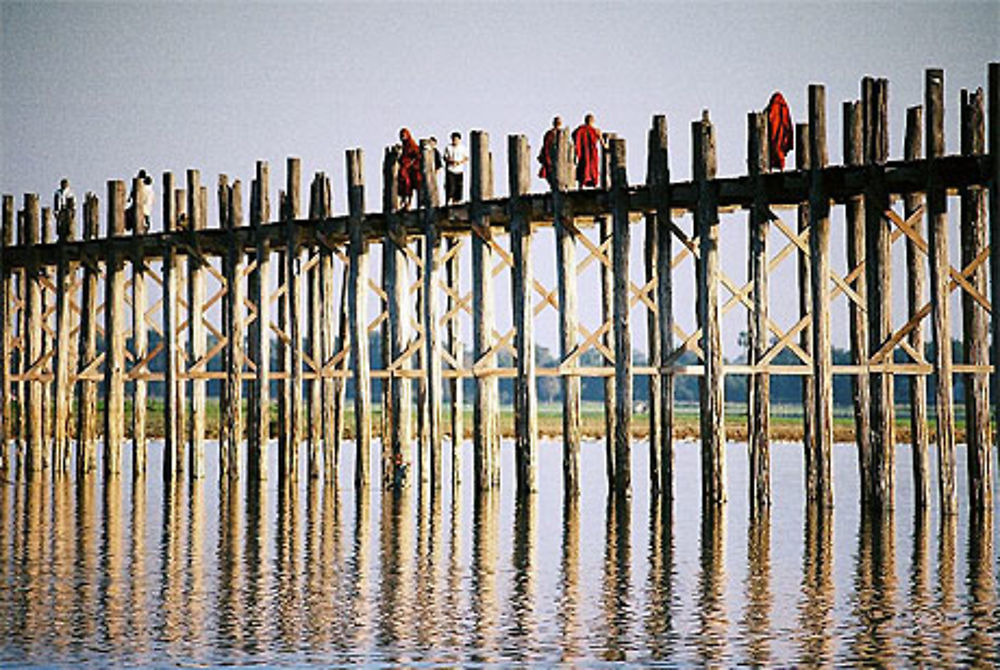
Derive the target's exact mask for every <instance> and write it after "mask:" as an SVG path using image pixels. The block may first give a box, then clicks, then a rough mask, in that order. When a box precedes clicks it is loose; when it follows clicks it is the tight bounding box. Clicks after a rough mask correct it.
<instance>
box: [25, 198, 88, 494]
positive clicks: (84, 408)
mask: <svg viewBox="0 0 1000 670" xmlns="http://www.w3.org/2000/svg"><path fill="white" fill-rule="evenodd" d="M99 216H100V212H99V211H98V203H97V196H96V195H94V194H93V193H87V195H86V197H85V198H84V200H83V239H84V240H85V241H87V240H95V239H97V229H98V224H99ZM97 276H98V265H97V260H96V258H94V256H93V255H90V254H88V255H86V256H85V257H84V259H83V285H82V287H81V291H80V341H79V342H80V343H79V355H78V356H77V361H78V362H77V367H78V371H79V372H78V374H80V375H83V376H82V377H81V379H80V384H79V386H77V396H76V412H77V421H76V440H77V450H76V472H77V476H80V477H82V476H84V475H86V474H87V473H89V472H92V471H93V470H94V469H95V468H96V467H97V453H96V452H97V444H96V443H97V383H96V382H95V381H94V380H93V377H92V375H91V374H88V373H89V372H90V368H91V366H93V365H94V361H96V360H97V318H96V317H97ZM19 400H20V398H19Z"/></svg>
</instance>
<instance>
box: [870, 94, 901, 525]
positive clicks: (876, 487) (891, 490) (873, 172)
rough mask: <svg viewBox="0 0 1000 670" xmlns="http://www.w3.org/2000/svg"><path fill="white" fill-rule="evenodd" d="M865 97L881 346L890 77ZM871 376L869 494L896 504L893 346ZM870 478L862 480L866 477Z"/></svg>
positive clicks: (874, 342) (873, 346)
mask: <svg viewBox="0 0 1000 670" xmlns="http://www.w3.org/2000/svg"><path fill="white" fill-rule="evenodd" d="M866 83H868V85H867V86H865V87H864V88H865V91H864V98H863V100H862V104H863V105H864V119H865V128H864V148H865V155H864V158H865V164H866V166H867V175H868V178H867V179H866V182H867V184H866V189H865V227H866V229H867V230H866V235H865V273H866V275H867V281H868V286H869V287H871V289H872V290H870V291H868V295H867V303H868V323H869V331H868V350H869V352H874V351H878V350H879V349H881V348H882V345H883V344H885V342H886V341H887V340H888V339H889V337H890V336H891V334H892V256H891V253H890V252H891V249H890V244H891V242H890V238H889V232H890V231H889V222H888V221H887V220H886V218H885V212H886V210H888V209H889V194H888V192H887V191H886V187H885V162H886V160H888V158H889V129H888V123H889V105H888V98H889V82H888V81H887V80H885V79H874V80H873V79H866ZM874 363H875V364H876V365H878V366H879V367H877V368H876V369H875V371H874V372H872V373H871V375H870V377H869V380H870V381H869V383H870V392H871V412H872V414H871V471H870V473H869V475H868V477H867V482H868V483H870V485H871V487H870V490H869V497H868V500H869V501H870V502H871V503H873V504H875V505H876V506H878V508H879V509H883V510H891V509H892V508H893V505H894V502H895V471H896V467H895V463H896V459H895V452H896V441H895V423H896V422H895V415H894V411H893V386H894V385H893V377H892V372H891V371H889V370H885V369H884V368H883V367H882V366H889V367H890V368H891V366H892V363H893V357H892V352H889V353H888V354H887V355H886V356H885V357H884V358H883V359H882V360H879V361H874ZM864 482H865V479H863V480H862V483H864Z"/></svg>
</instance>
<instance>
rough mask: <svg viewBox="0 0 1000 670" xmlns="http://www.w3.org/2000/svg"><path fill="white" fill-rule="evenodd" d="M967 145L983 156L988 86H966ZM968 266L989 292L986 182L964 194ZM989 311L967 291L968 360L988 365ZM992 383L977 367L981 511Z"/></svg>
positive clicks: (974, 388) (970, 409)
mask: <svg viewBox="0 0 1000 670" xmlns="http://www.w3.org/2000/svg"><path fill="white" fill-rule="evenodd" d="M961 122H962V125H961V128H962V136H961V150H962V154H963V155H974V156H980V155H982V154H983V153H985V151H986V110H985V105H984V100H983V89H982V88H979V89H977V90H976V91H973V92H972V93H971V94H970V93H969V92H968V91H967V90H965V89H962V96H961ZM961 208H962V209H961V227H960V234H961V247H962V252H961V258H962V265H961V267H962V268H968V267H970V266H972V265H975V267H976V269H975V270H973V272H972V275H971V276H970V277H969V283H970V284H971V285H972V287H973V288H974V289H975V290H976V291H978V292H979V294H980V295H985V294H986V274H987V273H986V268H985V267H983V265H982V264H977V263H978V261H977V259H978V258H979V257H980V256H981V255H984V254H986V253H988V247H987V230H986V226H987V222H986V191H985V190H984V189H983V188H981V187H978V186H976V187H970V188H967V189H964V190H963V191H962V195H961ZM988 328H989V314H988V313H987V312H986V310H984V309H983V307H982V306H981V305H979V304H978V303H977V302H976V301H975V299H974V298H973V296H972V294H971V293H969V292H968V291H962V335H963V345H964V346H963V349H964V353H965V357H964V358H965V363H966V364H968V365H976V366H983V367H985V366H987V365H989V363H990V352H989V335H988ZM991 433H992V431H991V428H990V388H989V375H988V374H987V373H986V372H971V373H969V374H967V375H966V377H965V444H966V459H967V463H968V477H969V506H970V508H971V509H974V510H977V511H985V510H990V509H992V507H993V495H992V493H993V476H992V470H993V467H992V466H993V458H992V452H991V443H992V440H991Z"/></svg>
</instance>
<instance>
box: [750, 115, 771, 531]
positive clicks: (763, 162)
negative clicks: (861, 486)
mask: <svg viewBox="0 0 1000 670" xmlns="http://www.w3.org/2000/svg"><path fill="white" fill-rule="evenodd" d="M747 168H748V170H749V175H750V178H751V179H752V180H753V182H754V203H753V206H752V207H751V209H750V217H749V218H750V221H749V224H750V225H749V228H750V239H749V246H750V254H749V258H748V265H749V267H748V268H747V275H748V276H749V277H750V280H751V282H752V283H753V291H752V294H751V295H752V300H753V309H752V310H751V312H750V314H749V319H748V320H749V323H748V324H747V330H748V332H749V335H750V343H749V344H750V346H749V361H748V362H749V363H750V365H752V366H757V365H760V363H761V361H762V360H763V359H764V356H765V355H766V354H767V349H768V329H767V321H768V277H767V274H768V273H767V262H768V258H767V235H768V228H769V227H770V224H771V214H770V211H769V208H768V203H767V196H766V194H765V192H764V184H763V175H764V174H765V173H766V172H767V169H768V144H767V119H766V118H765V117H764V115H763V114H762V113H760V112H751V113H750V114H748V115H747ZM749 382H750V384H749V389H748V393H747V397H748V400H749V407H748V408H747V419H748V421H747V438H748V443H749V444H748V446H749V451H750V491H749V495H750V518H752V519H760V518H761V517H763V516H765V515H766V514H767V509H768V508H769V507H770V506H771V442H770V436H769V430H770V414H771V411H770V404H771V376H770V374H769V373H767V372H764V371H756V372H753V373H751V374H750V378H749Z"/></svg>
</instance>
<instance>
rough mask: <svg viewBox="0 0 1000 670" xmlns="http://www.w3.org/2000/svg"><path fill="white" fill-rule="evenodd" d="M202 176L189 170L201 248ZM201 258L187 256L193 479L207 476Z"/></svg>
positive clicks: (192, 221)
mask: <svg viewBox="0 0 1000 670" xmlns="http://www.w3.org/2000/svg"><path fill="white" fill-rule="evenodd" d="M201 188H202V187H201V175H200V173H199V172H198V170H188V171H187V215H188V216H187V220H188V229H189V230H190V232H191V234H190V239H191V242H192V244H191V247H192V248H193V249H198V244H197V238H196V237H195V235H196V234H197V233H196V231H198V230H203V229H204V227H205V212H204V211H203V210H202V201H201ZM205 261H206V259H205V258H204V257H203V256H201V255H196V254H191V255H190V256H189V257H188V370H189V372H190V374H191V422H190V424H189V437H188V442H189V444H190V451H189V452H188V455H189V457H190V466H189V475H190V477H191V478H192V479H201V478H202V477H204V476H205V411H206V406H205V379H204V377H202V373H201V372H199V371H198V370H200V369H204V368H205V367H206V366H205V365H204V364H203V363H202V359H203V358H204V357H205V353H206V349H205V321H204V318H205V317H204V304H205V270H204V265H205Z"/></svg>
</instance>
